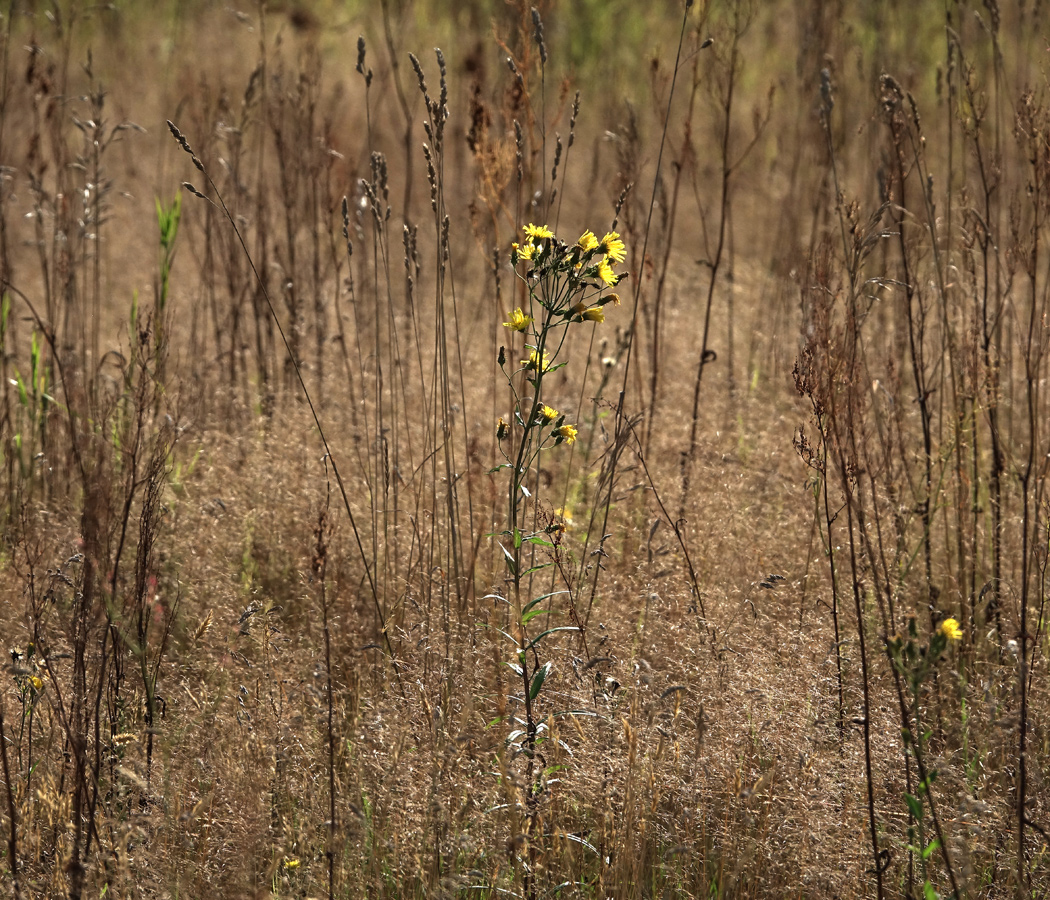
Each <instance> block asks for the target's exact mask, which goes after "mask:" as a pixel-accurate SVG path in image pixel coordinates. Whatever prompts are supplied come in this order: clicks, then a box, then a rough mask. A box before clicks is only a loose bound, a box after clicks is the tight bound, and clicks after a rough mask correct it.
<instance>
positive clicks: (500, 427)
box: [496, 416, 510, 441]
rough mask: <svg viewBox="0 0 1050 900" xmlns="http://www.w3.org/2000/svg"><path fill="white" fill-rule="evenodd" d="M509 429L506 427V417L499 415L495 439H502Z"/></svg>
mask: <svg viewBox="0 0 1050 900" xmlns="http://www.w3.org/2000/svg"><path fill="white" fill-rule="evenodd" d="M509 430H510V429H509V428H507V421H506V419H504V418H503V416H500V417H499V421H498V422H497V423H496V440H497V441H502V440H503V439H504V438H505V437H506V436H507V432H508V431H509Z"/></svg>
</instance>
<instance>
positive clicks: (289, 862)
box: [284, 859, 299, 871]
mask: <svg viewBox="0 0 1050 900" xmlns="http://www.w3.org/2000/svg"><path fill="white" fill-rule="evenodd" d="M284 867H285V868H286V869H288V870H289V871H291V870H293V869H298V868H299V860H297V859H286V860H285V861H284Z"/></svg>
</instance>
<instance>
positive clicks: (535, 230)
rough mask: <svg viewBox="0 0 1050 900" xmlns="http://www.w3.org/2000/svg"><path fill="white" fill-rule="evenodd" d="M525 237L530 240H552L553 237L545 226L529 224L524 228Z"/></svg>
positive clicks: (552, 233) (551, 232)
mask: <svg viewBox="0 0 1050 900" xmlns="http://www.w3.org/2000/svg"><path fill="white" fill-rule="evenodd" d="M525 236H526V237H527V238H530V239H532V240H536V239H541V238H552V237H554V232H553V231H551V230H550V229H549V228H548V227H547V226H546V225H533V224H532V223H531V222H529V224H528V225H526V226H525Z"/></svg>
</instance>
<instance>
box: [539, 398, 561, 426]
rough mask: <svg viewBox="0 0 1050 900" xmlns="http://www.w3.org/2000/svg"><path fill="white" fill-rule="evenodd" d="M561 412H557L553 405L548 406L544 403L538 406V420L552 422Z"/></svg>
mask: <svg viewBox="0 0 1050 900" xmlns="http://www.w3.org/2000/svg"><path fill="white" fill-rule="evenodd" d="M560 415H561V413H560V412H558V410H556V409H555V408H554V407H553V406H548V405H547V404H546V403H544V404H543V406H541V407H540V412H539V416H540V421H541V422H543V423H547V422H553V421H554V420H555V419H556V418H558V416H560Z"/></svg>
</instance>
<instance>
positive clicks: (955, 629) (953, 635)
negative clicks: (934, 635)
mask: <svg viewBox="0 0 1050 900" xmlns="http://www.w3.org/2000/svg"><path fill="white" fill-rule="evenodd" d="M941 634H943V635H944V636H945V637H946V638H948V640H949V641H958V640H962V629H961V628H960V627H959V622H958V620H956V619H945V620H944V621H943V622H941Z"/></svg>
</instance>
